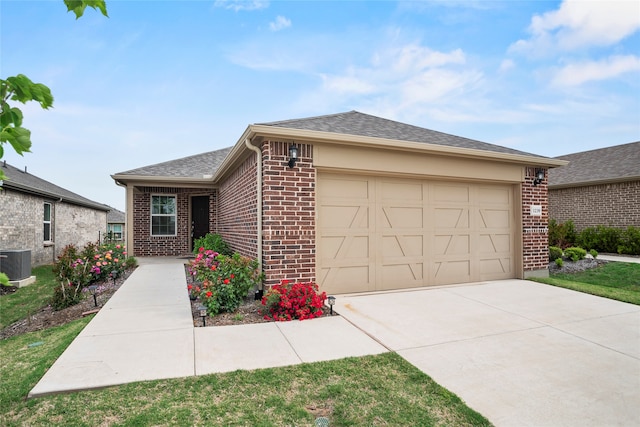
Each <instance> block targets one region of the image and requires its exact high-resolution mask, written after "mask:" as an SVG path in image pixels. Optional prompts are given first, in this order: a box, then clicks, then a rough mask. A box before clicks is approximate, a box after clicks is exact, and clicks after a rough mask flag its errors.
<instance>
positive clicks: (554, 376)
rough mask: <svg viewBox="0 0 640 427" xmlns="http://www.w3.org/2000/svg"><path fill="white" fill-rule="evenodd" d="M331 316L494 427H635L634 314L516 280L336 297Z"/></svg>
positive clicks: (627, 307)
mask: <svg viewBox="0 0 640 427" xmlns="http://www.w3.org/2000/svg"><path fill="white" fill-rule="evenodd" d="M336 310H337V311H338V312H339V313H340V314H341V315H342V316H343V317H345V318H346V319H347V320H349V321H350V322H352V323H353V324H355V325H356V326H357V327H359V328H360V329H362V330H363V331H365V332H366V333H368V334H369V335H370V336H372V337H373V338H374V339H375V340H377V341H378V342H380V343H381V344H383V345H384V346H386V347H387V348H389V349H390V350H393V351H396V352H398V354H400V355H401V356H402V357H404V358H405V359H406V360H408V361H409V362H411V363H412V364H413V365H415V366H417V367H418V368H420V369H421V370H422V371H424V372H425V373H426V374H428V375H429V376H431V377H432V378H433V379H434V380H435V381H437V382H438V383H439V384H441V385H442V386H444V387H446V388H447V389H449V390H451V391H452V392H454V393H456V394H457V395H458V396H460V397H461V398H462V399H463V400H464V401H465V402H466V403H467V404H468V405H469V406H471V407H472V408H474V409H476V410H477V411H479V412H480V413H482V414H483V415H485V416H486V417H487V418H489V420H491V421H492V422H493V423H494V424H495V425H496V426H536V427H540V426H598V427H600V426H638V425H640V307H639V306H636V305H632V304H626V303H621V302H617V301H613V300H609V299H605V298H600V297H595V296H591V295H587V294H582V293H578V292H574V291H570V290H566V289H562V288H556V287H553V286H548V285H544V284H539V283H535V282H529V281H523V280H504V281H494V282H485V283H477V284H468V285H460V286H449V287H440V288H431V289H419V290H410V291H400V292H388V293H375V294H357V295H340V296H338V297H337V301H336Z"/></svg>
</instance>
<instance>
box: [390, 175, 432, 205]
mask: <svg viewBox="0 0 640 427" xmlns="http://www.w3.org/2000/svg"><path fill="white" fill-rule="evenodd" d="M379 187H380V200H382V201H384V202H389V201H393V200H399V201H402V203H407V202H409V203H411V202H418V203H421V202H422V200H423V195H422V183H421V182H419V181H417V182H415V183H407V181H389V180H383V181H382V182H381V185H380V186H379Z"/></svg>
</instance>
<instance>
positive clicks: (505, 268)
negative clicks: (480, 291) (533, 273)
mask: <svg viewBox="0 0 640 427" xmlns="http://www.w3.org/2000/svg"><path fill="white" fill-rule="evenodd" d="M512 268H513V258H509V257H507V258H493V259H481V260H480V275H481V277H480V279H481V280H489V279H488V278H489V277H491V278H493V279H496V278H504V279H509V278H511V275H512V274H513V269H512Z"/></svg>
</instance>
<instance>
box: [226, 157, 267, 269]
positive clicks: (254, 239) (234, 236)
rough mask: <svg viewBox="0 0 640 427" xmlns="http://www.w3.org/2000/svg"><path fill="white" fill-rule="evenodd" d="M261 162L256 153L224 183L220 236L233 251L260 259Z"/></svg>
mask: <svg viewBox="0 0 640 427" xmlns="http://www.w3.org/2000/svg"><path fill="white" fill-rule="evenodd" d="M256 180H257V161H256V156H255V155H254V154H252V155H251V156H250V157H248V158H247V159H246V160H245V161H244V162H243V163H242V164H241V165H240V167H238V168H237V169H236V170H235V171H234V172H233V174H231V175H230V176H229V177H228V178H227V179H226V180H225V181H224V182H221V183H220V187H219V190H218V191H219V196H218V217H217V228H216V233H218V234H220V235H221V236H222V238H223V239H224V240H225V241H226V242H227V243H228V244H229V246H230V247H231V249H232V250H234V251H235V252H238V253H240V254H242V255H244V256H247V257H250V258H257V256H258V231H257V230H258V226H257V224H258V215H257V214H258V211H257V188H258V187H257V181H256Z"/></svg>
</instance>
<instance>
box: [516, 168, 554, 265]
mask: <svg viewBox="0 0 640 427" xmlns="http://www.w3.org/2000/svg"><path fill="white" fill-rule="evenodd" d="M535 172H536V168H525V180H524V183H523V184H522V256H523V267H524V271H525V276H527V272H530V271H542V270H548V267H549V233H548V228H547V227H548V224H549V205H548V200H547V171H546V170H545V179H544V181H543V182H542V183H540V184H538V185H537V186H534V185H533V180H534V178H535ZM532 205H535V206H541V207H542V215H541V216H534V215H531V206H532Z"/></svg>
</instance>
